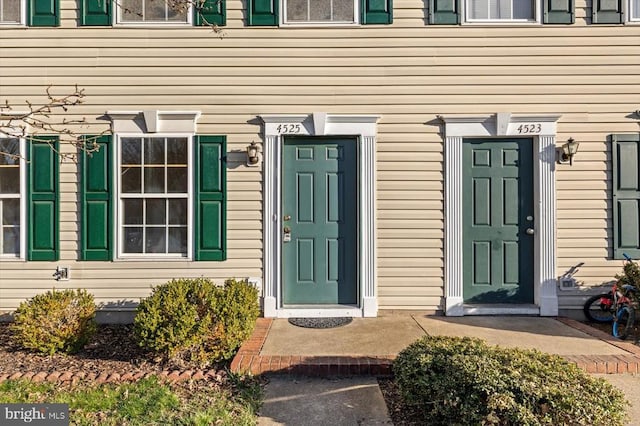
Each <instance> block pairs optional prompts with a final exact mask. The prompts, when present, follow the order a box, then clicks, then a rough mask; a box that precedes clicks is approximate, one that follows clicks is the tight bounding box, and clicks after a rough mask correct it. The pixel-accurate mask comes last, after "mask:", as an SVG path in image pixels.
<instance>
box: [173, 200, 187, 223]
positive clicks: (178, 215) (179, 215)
mask: <svg viewBox="0 0 640 426" xmlns="http://www.w3.org/2000/svg"><path fill="white" fill-rule="evenodd" d="M169 224H170V225H186V224H187V200H169Z"/></svg>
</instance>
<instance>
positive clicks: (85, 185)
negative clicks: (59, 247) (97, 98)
mask: <svg viewBox="0 0 640 426" xmlns="http://www.w3.org/2000/svg"><path fill="white" fill-rule="evenodd" d="M84 140H85V144H86V146H87V149H91V147H93V146H94V143H95V144H97V146H98V147H99V149H98V151H96V152H91V153H88V152H87V151H84V150H83V151H82V152H81V154H80V176H81V177H80V179H81V181H80V215H81V216H80V234H81V235H80V259H81V260H111V259H112V257H113V256H112V250H113V198H112V197H113V183H112V179H113V178H112V174H113V171H112V165H111V155H112V152H111V151H112V149H113V148H112V146H111V136H110V135H102V136H85V137H84Z"/></svg>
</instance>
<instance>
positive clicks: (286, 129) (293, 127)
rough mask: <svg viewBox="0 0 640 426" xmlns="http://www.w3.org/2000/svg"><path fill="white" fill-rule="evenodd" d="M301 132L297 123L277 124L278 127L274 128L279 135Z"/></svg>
mask: <svg viewBox="0 0 640 426" xmlns="http://www.w3.org/2000/svg"><path fill="white" fill-rule="evenodd" d="M301 130H302V129H301V128H300V124H299V123H290V124H278V127H276V131H277V132H278V133H279V134H291V133H300V132H301Z"/></svg>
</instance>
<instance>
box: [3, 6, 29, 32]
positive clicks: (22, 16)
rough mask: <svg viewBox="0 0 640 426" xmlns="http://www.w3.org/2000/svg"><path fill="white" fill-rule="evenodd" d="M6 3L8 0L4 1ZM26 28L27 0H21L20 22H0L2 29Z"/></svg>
mask: <svg viewBox="0 0 640 426" xmlns="http://www.w3.org/2000/svg"><path fill="white" fill-rule="evenodd" d="M4 1H6V0H4ZM18 25H20V26H25V25H27V2H26V0H20V22H5V21H0V27H2V26H18Z"/></svg>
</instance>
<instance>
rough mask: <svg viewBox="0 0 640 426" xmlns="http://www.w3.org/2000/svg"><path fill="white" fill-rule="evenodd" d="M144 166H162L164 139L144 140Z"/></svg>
mask: <svg viewBox="0 0 640 426" xmlns="http://www.w3.org/2000/svg"><path fill="white" fill-rule="evenodd" d="M144 164H164V139H162V138H149V139H145V140H144Z"/></svg>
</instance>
